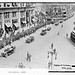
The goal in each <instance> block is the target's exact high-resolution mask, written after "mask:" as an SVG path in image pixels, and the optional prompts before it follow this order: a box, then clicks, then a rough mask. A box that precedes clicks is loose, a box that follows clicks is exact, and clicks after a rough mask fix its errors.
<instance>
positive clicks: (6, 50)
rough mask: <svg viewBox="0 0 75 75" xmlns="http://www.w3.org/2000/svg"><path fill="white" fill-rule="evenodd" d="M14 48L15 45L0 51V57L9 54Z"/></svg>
mask: <svg viewBox="0 0 75 75" xmlns="http://www.w3.org/2000/svg"><path fill="white" fill-rule="evenodd" d="M15 48H16V47H15V46H11V47H10V48H7V49H5V50H4V52H2V53H1V57H5V58H6V57H7V56H10V55H11V54H13V53H14V52H15Z"/></svg>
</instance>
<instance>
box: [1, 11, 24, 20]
mask: <svg viewBox="0 0 75 75" xmlns="http://www.w3.org/2000/svg"><path fill="white" fill-rule="evenodd" d="M20 16H21V17H25V12H24V11H21V12H20ZM10 17H11V16H10V12H5V13H4V18H10ZM12 17H17V12H12ZM1 18H2V14H0V19H1Z"/></svg>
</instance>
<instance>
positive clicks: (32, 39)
mask: <svg viewBox="0 0 75 75" xmlns="http://www.w3.org/2000/svg"><path fill="white" fill-rule="evenodd" d="M33 41H34V37H33V36H30V37H29V38H28V39H27V40H26V43H31V42H33Z"/></svg>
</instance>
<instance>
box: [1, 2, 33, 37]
mask: <svg viewBox="0 0 75 75" xmlns="http://www.w3.org/2000/svg"><path fill="white" fill-rule="evenodd" d="M33 10H34V6H33V5H32V4H31V3H24V2H20V3H17V2H10V3H7V2H5V3H0V28H3V30H4V34H3V36H4V35H5V33H6V32H5V26H6V27H11V28H12V27H13V25H15V27H18V29H17V31H18V30H19V29H22V28H23V27H24V28H25V27H26V28H27V27H30V26H29V25H30V24H29V23H31V15H32V14H33V13H32V12H33ZM3 36H2V37H3Z"/></svg>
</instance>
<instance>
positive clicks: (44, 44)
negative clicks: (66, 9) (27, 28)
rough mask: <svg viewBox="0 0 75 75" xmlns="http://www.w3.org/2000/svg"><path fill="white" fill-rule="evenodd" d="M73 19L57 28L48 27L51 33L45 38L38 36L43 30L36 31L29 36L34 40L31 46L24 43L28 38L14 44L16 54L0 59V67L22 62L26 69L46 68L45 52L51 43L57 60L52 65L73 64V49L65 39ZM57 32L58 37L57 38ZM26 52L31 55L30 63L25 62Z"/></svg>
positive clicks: (12, 65)
mask: <svg viewBox="0 0 75 75" xmlns="http://www.w3.org/2000/svg"><path fill="white" fill-rule="evenodd" d="M74 18H75V16H74V17H72V18H70V19H69V20H67V21H64V22H63V23H61V24H59V26H54V25H49V26H51V31H49V32H47V34H46V35H45V36H40V35H39V34H40V32H41V30H42V29H44V28H41V29H39V30H37V31H36V32H35V33H33V34H31V35H32V36H34V38H35V40H34V42H32V43H31V44H27V43H25V40H26V39H27V37H29V36H27V37H25V38H22V39H21V40H20V41H16V42H14V43H13V44H12V45H16V52H15V53H14V54H12V55H11V56H9V57H8V58H0V67H9V68H10V67H11V68H12V67H15V66H16V65H18V64H19V63H21V62H22V63H23V64H24V65H25V67H26V68H29V67H32V68H47V63H48V60H47V51H48V50H50V44H51V43H54V48H56V49H57V52H58V59H57V60H56V61H54V63H68V64H73V63H75V60H74V57H75V53H74V52H75V51H74V48H73V47H72V46H71V45H70V44H69V42H67V41H66V39H65V35H66V33H70V32H71V31H72V28H73V21H74ZM62 24H63V25H64V27H63V28H61V25H62ZM58 32H59V35H58V36H57V33H58ZM27 51H28V52H29V53H30V54H31V55H32V61H31V62H28V61H26V60H25V58H26V52H27ZM71 54H72V55H71Z"/></svg>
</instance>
